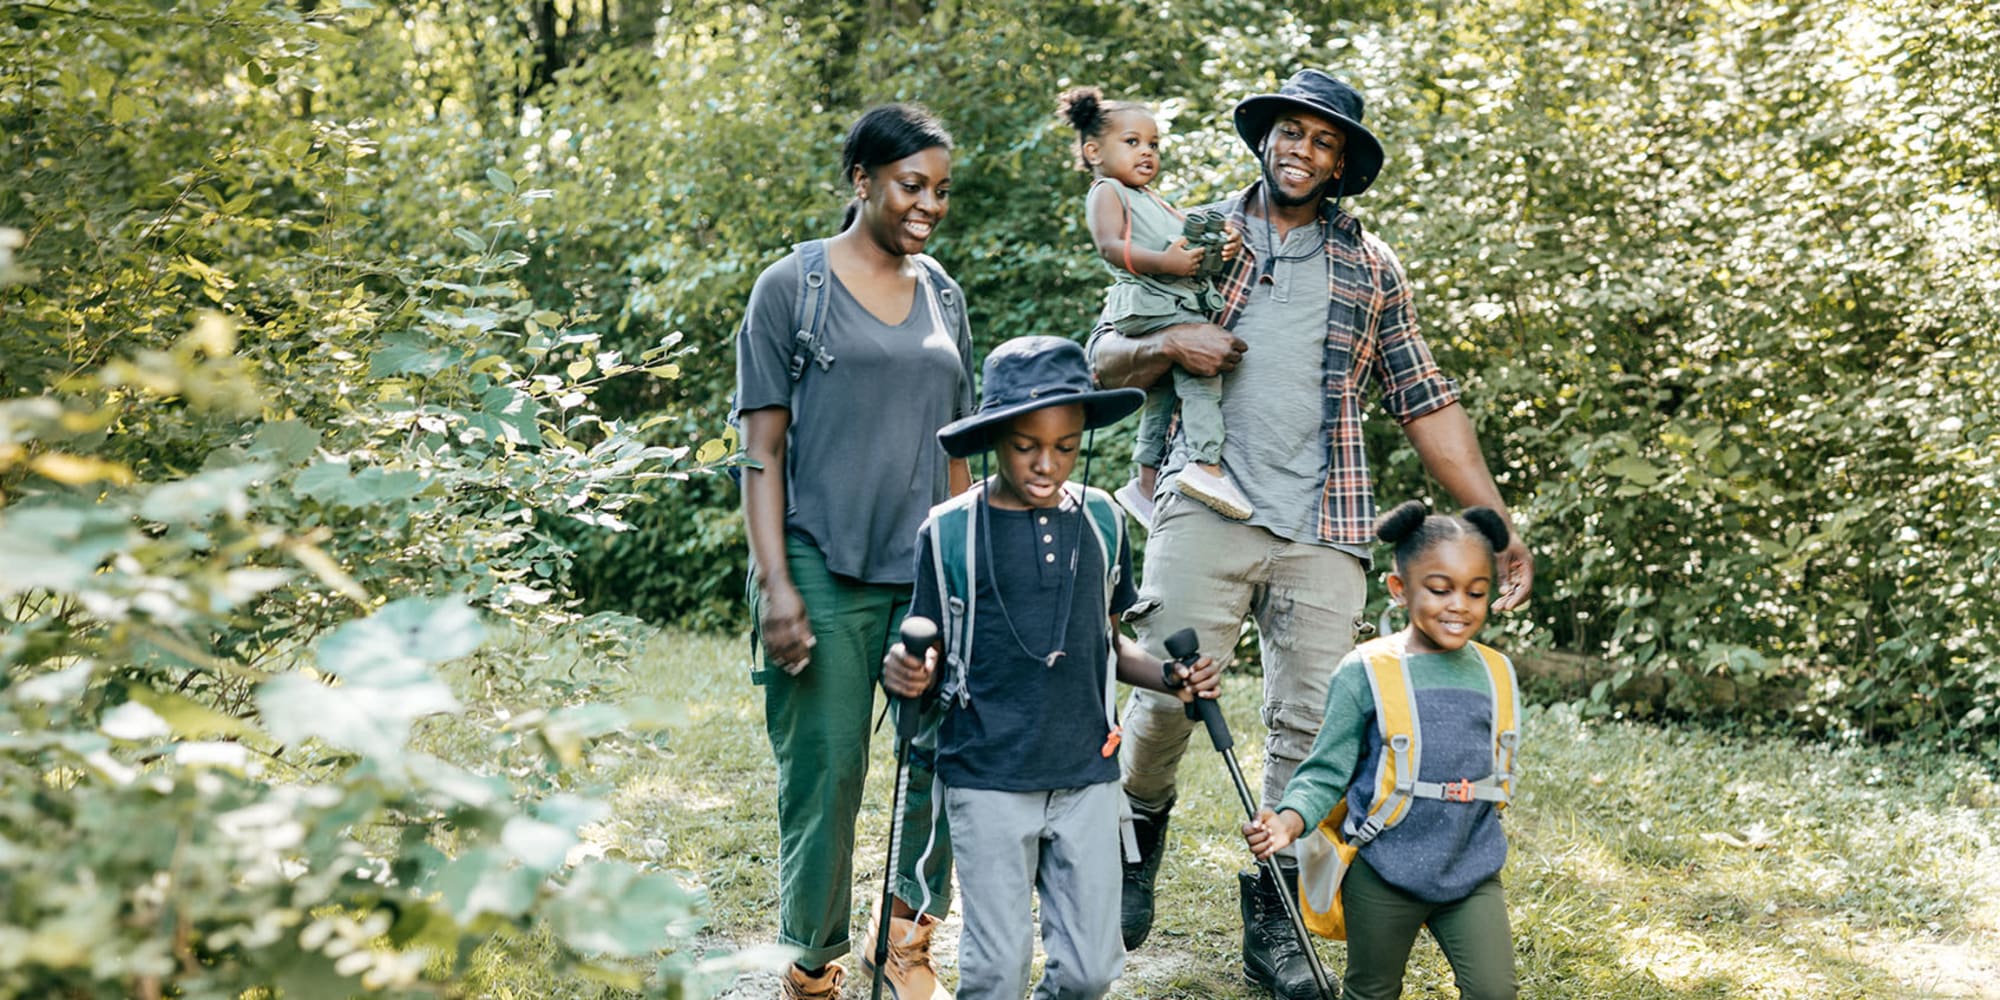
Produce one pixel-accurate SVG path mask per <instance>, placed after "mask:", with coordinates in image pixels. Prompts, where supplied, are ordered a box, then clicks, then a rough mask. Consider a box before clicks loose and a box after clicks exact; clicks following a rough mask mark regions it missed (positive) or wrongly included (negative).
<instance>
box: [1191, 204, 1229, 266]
mask: <svg viewBox="0 0 2000 1000" xmlns="http://www.w3.org/2000/svg"><path fill="white" fill-rule="evenodd" d="M1181 235H1182V236H1185V237H1187V242H1188V246H1191V247H1203V248H1205V249H1207V251H1208V252H1207V253H1205V254H1203V255H1202V257H1201V269H1200V270H1197V271H1196V272H1195V273H1194V276H1195V277H1197V278H1200V279H1202V280H1204V281H1206V280H1209V279H1211V278H1214V277H1215V276H1216V275H1218V274H1221V273H1222V245H1223V244H1224V243H1227V242H1228V241H1229V233H1228V232H1227V231H1226V230H1225V227H1224V226H1223V218H1222V213H1221V212H1210V211H1196V212H1189V213H1188V214H1187V219H1186V221H1184V222H1182V223H1181Z"/></svg>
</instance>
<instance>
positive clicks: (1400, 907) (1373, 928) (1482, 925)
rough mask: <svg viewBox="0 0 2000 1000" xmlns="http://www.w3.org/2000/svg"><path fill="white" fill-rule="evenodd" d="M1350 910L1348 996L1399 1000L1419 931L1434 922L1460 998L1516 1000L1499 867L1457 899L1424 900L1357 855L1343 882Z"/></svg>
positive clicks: (1345, 903) (1345, 989) (1345, 983)
mask: <svg viewBox="0 0 2000 1000" xmlns="http://www.w3.org/2000/svg"><path fill="white" fill-rule="evenodd" d="M1340 898H1341V903H1342V905H1343V906H1344V907H1345V908H1346V910H1347V975H1346V976H1345V977H1344V979H1343V981H1342V983H1341V986H1342V991H1341V995H1342V996H1344V997H1346V998H1347V1000H1396V998H1397V997H1400V996H1402V995H1403V970H1404V967H1405V966H1407V965H1408V964H1409V961H1410V949H1411V948H1412V947H1413V946H1415V945H1416V943H1417V932H1418V931H1420V930H1422V929H1423V928H1425V927H1429V928H1430V929H1431V937H1433V938H1436V939H1437V943H1438V947H1439V948H1440V949H1442V950H1443V951H1444V957H1445V959H1446V960H1447V961H1449V962H1451V975H1452V978H1453V979H1454V980H1457V982H1458V995H1459V996H1460V997H1461V998H1463V1000H1514V997H1515V995H1516V992H1517V989H1516V986H1515V982H1514V941H1513V935H1512V933H1510V932H1509V930H1508V928H1507V894H1506V893H1505V892H1503V891H1502V890H1501V888H1500V876H1498V875H1495V876H1493V877H1492V878H1489V879H1487V880H1486V881H1484V882H1481V883H1480V884H1479V888H1477V889H1474V890H1472V895H1470V896H1467V897H1465V898H1464V899H1461V900H1458V901H1457V902H1453V903H1427V902H1425V901H1423V900H1421V899H1418V898H1417V897H1415V896H1412V895H1410V894H1409V893H1406V892H1404V891H1403V890H1401V889H1398V888H1396V887H1395V886H1393V885H1390V884H1389V883H1387V882H1384V881H1382V876H1380V875H1377V874H1375V869H1374V868H1371V867H1369V865H1368V862H1367V861H1365V860H1363V859H1360V858H1356V859H1355V861H1354V866H1353V867H1352V868H1349V869H1348V870H1347V879H1346V881H1345V882H1343V883H1342V884H1341V887H1340Z"/></svg>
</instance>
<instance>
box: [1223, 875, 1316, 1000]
mask: <svg viewBox="0 0 2000 1000" xmlns="http://www.w3.org/2000/svg"><path fill="white" fill-rule="evenodd" d="M1284 875H1285V885H1284V886H1282V887H1281V886H1274V885H1272V884H1271V877H1270V875H1268V874H1266V873H1265V871H1264V869H1263V868H1262V867H1261V866H1260V867H1259V868H1258V869H1257V870H1256V871H1252V872H1238V873H1236V888H1237V891H1238V892H1239V893H1241V895H1242V899H1243V978H1245V979H1247V980H1249V981H1250V983H1251V984H1252V985H1254V986H1262V987H1263V988H1265V989H1267V990H1270V991H1271V993H1272V994H1273V995H1275V996H1277V997H1278V998H1279V1000H1320V995H1319V984H1318V983H1316V982H1314V981H1313V974H1312V965H1311V964H1310V962H1309V961H1308V959H1307V958H1306V954H1305V952H1303V951H1300V950H1299V937H1298V934H1297V933H1295V932H1294V931H1293V930H1292V921H1291V918H1290V917H1287V916H1286V915H1285V904H1284V902H1283V901H1282V900H1280V899H1279V898H1278V895H1277V894H1278V893H1280V892H1285V891H1289V890H1290V888H1291V886H1292V885H1294V884H1296V882H1297V877H1298V870H1297V869H1295V868H1288V869H1285V870H1284Z"/></svg>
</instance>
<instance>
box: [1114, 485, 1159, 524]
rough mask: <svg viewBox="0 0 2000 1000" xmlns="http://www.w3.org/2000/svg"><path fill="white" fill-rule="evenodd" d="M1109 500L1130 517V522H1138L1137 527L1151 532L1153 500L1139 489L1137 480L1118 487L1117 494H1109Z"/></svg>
mask: <svg viewBox="0 0 2000 1000" xmlns="http://www.w3.org/2000/svg"><path fill="white" fill-rule="evenodd" d="M1111 498H1112V499H1114V500H1116V501H1118V506H1120V507H1123V508H1125V513H1127V514H1130V515H1132V520H1134V521H1137V522H1139V527H1141V528H1144V529H1146V531H1147V532H1148V533H1150V532H1151V531H1152V530H1153V498H1152V497H1150V496H1147V495H1146V491H1145V490H1142V489H1140V488H1139V480H1138V479H1136V478H1134V479H1131V480H1128V481H1127V482H1126V483H1125V485H1123V486H1120V487H1118V492H1116V493H1113V494H1111Z"/></svg>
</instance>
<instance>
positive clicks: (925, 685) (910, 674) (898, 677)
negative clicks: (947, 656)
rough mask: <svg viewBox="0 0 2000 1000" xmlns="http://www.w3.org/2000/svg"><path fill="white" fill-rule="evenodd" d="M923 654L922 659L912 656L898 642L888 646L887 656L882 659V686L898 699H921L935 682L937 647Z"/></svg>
mask: <svg viewBox="0 0 2000 1000" xmlns="http://www.w3.org/2000/svg"><path fill="white" fill-rule="evenodd" d="M923 654H924V655H923V659H918V658H917V657H915V656H912V655H911V654H910V651H909V650H906V649H904V648H903V644H902V643H900V642H899V643H897V644H895V645H893V646H890V647H889V653H888V655H886V656H884V657H882V686H883V687H884V688H887V689H888V690H889V693H890V694H893V695H895V696H896V697H898V698H918V697H922V696H923V693H924V692H925V691H929V690H930V689H931V685H932V684H933V683H935V682H936V681H937V660H938V651H937V647H936V646H932V647H931V648H929V649H927V650H924V651H923Z"/></svg>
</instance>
